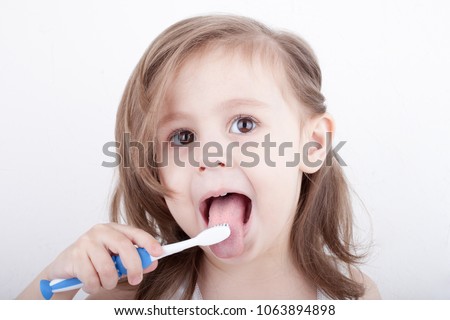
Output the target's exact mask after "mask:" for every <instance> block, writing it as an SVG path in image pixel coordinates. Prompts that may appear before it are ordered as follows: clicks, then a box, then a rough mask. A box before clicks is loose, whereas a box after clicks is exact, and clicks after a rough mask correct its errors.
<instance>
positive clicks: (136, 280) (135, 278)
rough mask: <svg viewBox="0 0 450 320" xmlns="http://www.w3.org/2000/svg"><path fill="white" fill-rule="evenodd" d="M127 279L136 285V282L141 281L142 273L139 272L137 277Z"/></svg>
mask: <svg viewBox="0 0 450 320" xmlns="http://www.w3.org/2000/svg"><path fill="white" fill-rule="evenodd" d="M129 280H130V284H131V285H137V284H139V283H141V281H142V274H140V275H138V276H137V277H134V278H132V279H129Z"/></svg>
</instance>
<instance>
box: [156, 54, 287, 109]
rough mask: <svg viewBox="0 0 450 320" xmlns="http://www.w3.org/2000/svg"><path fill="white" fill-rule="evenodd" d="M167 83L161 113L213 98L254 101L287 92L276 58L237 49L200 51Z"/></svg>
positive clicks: (187, 60)
mask: <svg viewBox="0 0 450 320" xmlns="http://www.w3.org/2000/svg"><path fill="white" fill-rule="evenodd" d="M169 83H170V85H169V86H168V91H167V92H166V96H165V103H164V108H163V110H161V111H162V113H167V112H170V111H173V109H177V108H183V107H184V108H185V107H187V106H188V105H190V104H191V103H195V104H199V103H203V102H206V101H213V100H214V98H216V99H220V98H221V97H222V98H225V97H228V98H229V99H241V100H252V99H255V100H258V98H259V99H264V98H267V99H268V98H270V97H272V98H273V95H274V94H275V93H278V94H281V95H284V94H285V91H287V90H286V84H287V82H286V80H285V73H284V68H283V66H282V64H281V62H280V61H279V59H275V58H274V57H268V55H267V54H263V53H262V52H253V51H252V52H250V53H249V52H247V51H244V50H242V49H241V48H232V49H230V48H224V47H214V48H208V49H205V50H201V51H199V52H197V53H195V54H193V55H191V56H190V57H189V58H188V59H186V60H185V61H184V63H183V64H182V65H181V66H180V67H179V68H178V69H177V71H176V72H175V73H174V75H173V77H172V78H171V80H170V81H169ZM269 96H270V97H269Z"/></svg>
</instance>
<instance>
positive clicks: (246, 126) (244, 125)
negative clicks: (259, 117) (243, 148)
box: [230, 117, 256, 133]
mask: <svg viewBox="0 0 450 320" xmlns="http://www.w3.org/2000/svg"><path fill="white" fill-rule="evenodd" d="M255 127H256V123H255V121H254V120H253V119H252V118H249V117H245V118H238V119H236V120H235V121H234V122H233V124H232V125H231V129H230V131H231V132H233V133H247V132H250V131H252V130H253V129H254V128H255Z"/></svg>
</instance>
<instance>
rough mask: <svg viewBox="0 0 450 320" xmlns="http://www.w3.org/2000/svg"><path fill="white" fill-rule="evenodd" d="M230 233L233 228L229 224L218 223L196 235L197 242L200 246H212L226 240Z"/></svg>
mask: <svg viewBox="0 0 450 320" xmlns="http://www.w3.org/2000/svg"><path fill="white" fill-rule="evenodd" d="M230 234H231V229H230V226H229V225H228V224H226V223H225V224H218V225H215V226H213V227H211V228H208V229H205V230H203V231H202V232H200V233H199V234H198V235H197V236H196V237H195V242H196V243H197V245H199V246H211V245H213V244H216V243H219V242H221V241H223V240H225V239H226V238H228V237H229V236H230Z"/></svg>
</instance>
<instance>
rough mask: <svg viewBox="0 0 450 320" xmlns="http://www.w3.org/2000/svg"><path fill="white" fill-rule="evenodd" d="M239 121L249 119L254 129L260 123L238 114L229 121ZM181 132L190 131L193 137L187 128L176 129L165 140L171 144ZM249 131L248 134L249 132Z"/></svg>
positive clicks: (251, 117)
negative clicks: (253, 124)
mask: <svg viewBox="0 0 450 320" xmlns="http://www.w3.org/2000/svg"><path fill="white" fill-rule="evenodd" d="M240 119H249V120H251V121H253V122H254V123H255V128H256V127H257V126H258V125H259V124H260V122H259V121H258V120H256V119H255V118H254V117H253V116H251V115H248V114H238V115H237V116H235V117H234V118H233V119H232V120H231V124H233V123H234V122H235V121H237V120H240ZM230 129H231V128H230ZM253 130H254V128H253V129H252V130H251V131H253ZM183 131H190V132H192V133H193V134H194V135H195V132H194V131H193V130H191V129H189V128H185V127H184V128H178V129H176V130H175V131H172V132H171V133H170V134H169V137H168V138H167V140H168V141H169V142H171V141H172V139H173V138H174V137H175V136H176V135H177V134H179V133H181V132H183ZM251 131H250V132H251ZM241 134H245V133H241Z"/></svg>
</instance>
